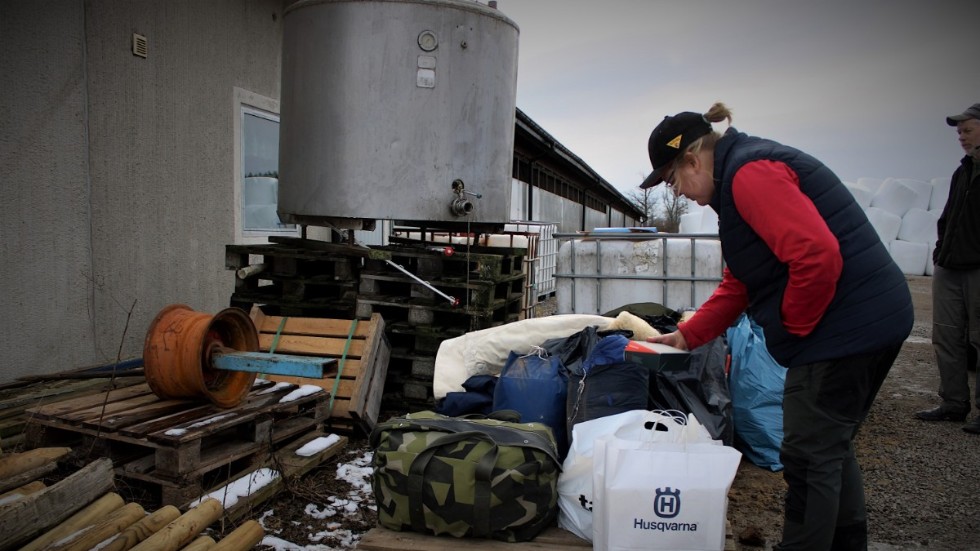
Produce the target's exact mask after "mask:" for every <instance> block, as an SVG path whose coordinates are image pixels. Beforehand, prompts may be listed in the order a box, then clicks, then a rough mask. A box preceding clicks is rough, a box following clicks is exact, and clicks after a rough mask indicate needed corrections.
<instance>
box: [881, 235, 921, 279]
mask: <svg viewBox="0 0 980 551" xmlns="http://www.w3.org/2000/svg"><path fill="white" fill-rule="evenodd" d="M888 251H889V252H890V253H891V255H892V260H894V261H895V264H897V265H898V267H899V269H901V270H902V273H904V274H906V275H925V273H926V260H927V257H928V255H929V245H926V244H925V243H911V242H909V241H898V240H895V241H892V242H891V243H890V246H889V247H888Z"/></svg>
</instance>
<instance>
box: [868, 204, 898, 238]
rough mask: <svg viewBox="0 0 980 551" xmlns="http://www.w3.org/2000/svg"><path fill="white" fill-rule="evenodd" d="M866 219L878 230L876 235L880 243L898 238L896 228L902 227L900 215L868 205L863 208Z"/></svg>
mask: <svg viewBox="0 0 980 551" xmlns="http://www.w3.org/2000/svg"><path fill="white" fill-rule="evenodd" d="M864 214H865V215H867V217H868V220H869V221H870V222H871V225H872V226H873V227H874V229H875V231H876V232H878V237H879V238H881V241H882V243H888V242H889V241H894V240H895V239H897V238H898V230H900V229H901V228H902V217H901V216H898V215H897V214H893V213H891V212H888V211H886V210H884V209H880V208H877V207H868V208H867V209H865V210H864Z"/></svg>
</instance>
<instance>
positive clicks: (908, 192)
mask: <svg viewBox="0 0 980 551" xmlns="http://www.w3.org/2000/svg"><path fill="white" fill-rule="evenodd" d="M918 200H919V195H918V194H917V193H916V192H915V190H914V189H912V188H910V187H909V186H907V185H905V184H903V183H902V182H899V181H898V180H896V179H894V178H890V179H888V180H885V181H884V182H883V183H882V184H881V188H880V189H879V190H878V191H877V192H876V193H875V194H874V197H872V198H871V206H872V207H874V208H879V209H881V210H884V211H887V212H890V213H892V214H894V215H896V216H898V217H902V216H904V215H905V213H906V212H908V210H909V209H910V208H912V207H913V206H914V205H915V204H916V202H917V201H918Z"/></svg>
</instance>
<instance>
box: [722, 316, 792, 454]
mask: <svg viewBox="0 0 980 551" xmlns="http://www.w3.org/2000/svg"><path fill="white" fill-rule="evenodd" d="M728 345H729V347H730V348H731V353H732V365H731V371H730V373H729V379H728V386H729V390H730V392H731V396H732V420H733V422H734V425H735V448H737V449H738V450H739V451H741V452H742V453H743V454H745V457H747V458H748V459H749V461H751V462H752V463H754V464H756V465H758V466H760V467H763V468H768V469H771V470H773V471H779V470H782V468H783V464H782V462H780V460H779V447H780V445H781V444H782V442H783V386H784V385H785V382H786V369H785V368H784V367H783V366H781V365H779V364H778V363H776V360H774V359H773V358H772V356H771V355H770V354H769V350H767V349H766V338H765V336H764V334H763V332H762V327H760V326H758V325H756V323H755V322H753V321H752V319H751V318H749V317H748V316H746V315H745V314H742V316H741V317H740V318H739V320H738V322H737V323H736V324H735V325H734V326H732V327H731V328H729V329H728Z"/></svg>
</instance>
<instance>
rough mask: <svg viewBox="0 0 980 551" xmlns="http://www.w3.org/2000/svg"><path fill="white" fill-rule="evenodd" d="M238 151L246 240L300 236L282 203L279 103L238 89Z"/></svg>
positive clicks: (241, 229)
mask: <svg viewBox="0 0 980 551" xmlns="http://www.w3.org/2000/svg"><path fill="white" fill-rule="evenodd" d="M235 92H236V100H237V101H236V107H237V110H238V117H237V120H236V122H237V124H236V125H235V126H236V134H237V135H236V142H237V143H236V145H237V146H238V147H236V149H237V150H238V151H237V152H236V153H238V155H237V157H238V159H237V161H238V162H237V163H236V166H237V168H238V170H237V172H238V174H237V178H236V180H237V183H238V190H237V193H236V196H237V199H238V201H236V203H237V205H236V206H237V207H238V208H237V209H236V210H238V212H237V213H236V217H235V218H236V221H237V223H236V226H237V229H238V231H239V235H240V236H241V237H242V238H243V239H244V240H246V241H254V240H257V239H261V240H264V238H265V237H268V236H270V235H298V234H299V228H298V227H297V226H296V225H295V224H284V223H282V221H281V220H280V219H279V215H278V214H277V212H276V209H277V207H278V203H279V114H278V110H279V105H278V102H276V101H274V100H271V99H269V98H265V97H262V96H258V95H256V94H252V93H250V92H246V91H245V90H241V89H236V90H235Z"/></svg>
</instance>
